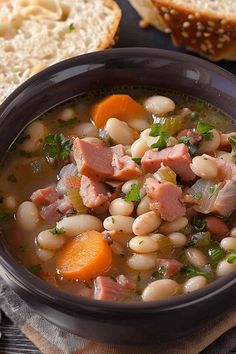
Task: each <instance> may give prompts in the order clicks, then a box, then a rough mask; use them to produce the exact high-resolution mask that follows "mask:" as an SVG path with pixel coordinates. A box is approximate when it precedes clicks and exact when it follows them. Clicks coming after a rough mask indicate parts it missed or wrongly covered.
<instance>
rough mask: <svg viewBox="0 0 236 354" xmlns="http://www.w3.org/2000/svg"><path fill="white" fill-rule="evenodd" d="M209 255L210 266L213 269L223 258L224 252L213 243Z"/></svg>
mask: <svg viewBox="0 0 236 354" xmlns="http://www.w3.org/2000/svg"><path fill="white" fill-rule="evenodd" d="M209 255H210V257H211V264H212V266H213V267H215V266H216V265H217V264H218V263H219V261H221V259H222V258H223V257H224V256H225V251H224V250H223V249H222V248H221V247H220V245H219V244H218V243H215V244H214V245H212V246H211V247H210V249H209Z"/></svg>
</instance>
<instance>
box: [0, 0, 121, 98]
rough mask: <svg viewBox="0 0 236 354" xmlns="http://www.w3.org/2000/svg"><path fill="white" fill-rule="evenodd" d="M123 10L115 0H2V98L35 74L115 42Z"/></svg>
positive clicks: (0, 55) (0, 62)
mask: <svg viewBox="0 0 236 354" xmlns="http://www.w3.org/2000/svg"><path fill="white" fill-rule="evenodd" d="M120 18H121V11H120V8H119V7H118V5H117V4H116V3H115V2H114V1H113V0H73V1H70V0H3V1H1V4H0V102H1V101H3V100H4V98H6V97H7V96H8V95H9V94H10V93H11V91H12V90H14V89H15V88H16V87H17V86H18V85H19V84H21V83H22V82H24V81H25V80H26V79H28V78H29V77H30V76H32V75H33V74H35V73H37V72H39V71H40V70H42V69H44V68H46V67H48V66H50V65H52V64H55V63H57V62H59V61H61V60H63V59H67V58H70V57H73V56H76V55H80V54H85V53H89V52H93V51H97V50H102V49H105V48H107V47H109V46H111V45H112V44H113V41H114V36H115V34H116V31H117V29H118V26H119V22H120Z"/></svg>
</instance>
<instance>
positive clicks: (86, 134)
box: [71, 123, 98, 139]
mask: <svg viewBox="0 0 236 354" xmlns="http://www.w3.org/2000/svg"><path fill="white" fill-rule="evenodd" d="M71 131H72V133H73V134H76V135H78V137H79V138H81V139H82V138H90V137H93V138H94V137H96V136H97V135H98V130H97V128H96V127H95V126H94V125H93V124H92V123H81V124H79V125H77V126H75V127H74V128H73V129H72V130H71Z"/></svg>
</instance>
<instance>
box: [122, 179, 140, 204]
mask: <svg viewBox="0 0 236 354" xmlns="http://www.w3.org/2000/svg"><path fill="white" fill-rule="evenodd" d="M140 199H141V198H140V186H139V185H138V184H136V183H134V184H131V190H130V191H129V193H128V194H127V195H126V196H125V197H124V200H125V201H126V202H139V201H140Z"/></svg>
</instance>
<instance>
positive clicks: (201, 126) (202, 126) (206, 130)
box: [197, 122, 214, 140]
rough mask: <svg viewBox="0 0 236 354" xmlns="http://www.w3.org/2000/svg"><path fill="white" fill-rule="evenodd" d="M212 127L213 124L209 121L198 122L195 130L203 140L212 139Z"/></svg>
mask: <svg viewBox="0 0 236 354" xmlns="http://www.w3.org/2000/svg"><path fill="white" fill-rule="evenodd" d="M213 128H214V126H213V125H211V124H209V123H203V122H198V124H197V131H198V133H199V134H201V135H202V136H203V137H204V139H205V140H212V138H213V134H212V132H211V130H212V129H213Z"/></svg>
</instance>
